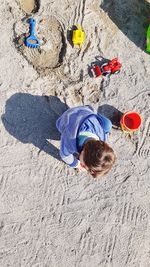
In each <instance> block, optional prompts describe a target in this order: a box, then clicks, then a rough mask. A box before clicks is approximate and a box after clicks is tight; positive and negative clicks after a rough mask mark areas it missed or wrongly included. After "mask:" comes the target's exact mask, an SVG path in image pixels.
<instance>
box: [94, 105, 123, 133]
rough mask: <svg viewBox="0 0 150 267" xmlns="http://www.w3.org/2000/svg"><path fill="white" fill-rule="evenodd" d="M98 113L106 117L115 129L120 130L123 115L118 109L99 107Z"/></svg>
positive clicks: (108, 106)
mask: <svg viewBox="0 0 150 267" xmlns="http://www.w3.org/2000/svg"><path fill="white" fill-rule="evenodd" d="M98 113H100V114H102V115H104V116H105V117H107V118H108V119H110V121H111V122H112V125H113V128H119V129H120V120H121V117H122V115H123V113H122V112H121V111H120V110H118V109H117V108H115V107H113V106H111V105H108V104H104V105H102V106H99V108H98Z"/></svg>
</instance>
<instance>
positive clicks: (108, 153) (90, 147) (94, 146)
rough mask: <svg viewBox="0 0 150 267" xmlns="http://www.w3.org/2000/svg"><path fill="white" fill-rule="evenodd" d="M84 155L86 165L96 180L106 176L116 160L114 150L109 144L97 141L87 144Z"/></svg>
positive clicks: (92, 140) (91, 140)
mask: <svg viewBox="0 0 150 267" xmlns="http://www.w3.org/2000/svg"><path fill="white" fill-rule="evenodd" d="M83 153H84V154H83V160H84V163H85V165H86V167H87V168H88V171H89V172H90V174H91V175H92V176H93V177H94V178H95V177H97V176H102V175H104V174H106V173H107V172H108V171H109V170H110V169H111V167H112V165H113V164H114V162H115V159H116V156H115V154H114V151H113V149H112V148H111V147H110V146H109V145H108V144H106V143H105V142H103V141H97V140H95V139H90V140H89V141H87V142H86V143H85V145H84V147H83Z"/></svg>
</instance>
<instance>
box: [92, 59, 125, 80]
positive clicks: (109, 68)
mask: <svg viewBox="0 0 150 267" xmlns="http://www.w3.org/2000/svg"><path fill="white" fill-rule="evenodd" d="M121 67H122V65H121V64H120V63H119V61H118V59H117V58H113V59H112V60H110V61H108V62H107V63H103V64H102V65H98V64H97V65H96V64H92V68H91V71H92V73H93V76H94V77H99V76H102V75H104V76H110V75H111V74H114V73H119V72H120V68H121Z"/></svg>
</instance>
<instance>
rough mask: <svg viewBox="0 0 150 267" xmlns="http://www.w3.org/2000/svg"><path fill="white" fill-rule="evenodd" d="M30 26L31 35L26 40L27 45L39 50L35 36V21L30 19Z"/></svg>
mask: <svg viewBox="0 0 150 267" xmlns="http://www.w3.org/2000/svg"><path fill="white" fill-rule="evenodd" d="M29 24H30V35H29V37H27V38H26V39H25V45H26V46H27V47H30V48H38V47H39V45H40V44H39V41H38V39H37V38H36V36H35V25H36V22H35V19H33V18H31V19H29Z"/></svg>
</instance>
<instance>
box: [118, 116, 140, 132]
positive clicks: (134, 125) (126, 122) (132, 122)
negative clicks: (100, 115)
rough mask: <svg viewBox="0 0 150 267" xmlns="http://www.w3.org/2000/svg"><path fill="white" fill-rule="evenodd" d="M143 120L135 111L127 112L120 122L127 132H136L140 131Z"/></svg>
mask: <svg viewBox="0 0 150 267" xmlns="http://www.w3.org/2000/svg"><path fill="white" fill-rule="evenodd" d="M141 122H142V119H141V116H140V114H139V113H137V112H135V111H127V112H125V113H124V114H123V115H122V117H121V120H120V125H121V128H122V130H123V131H125V132H134V131H136V130H138V129H139V127H140V125H141Z"/></svg>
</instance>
